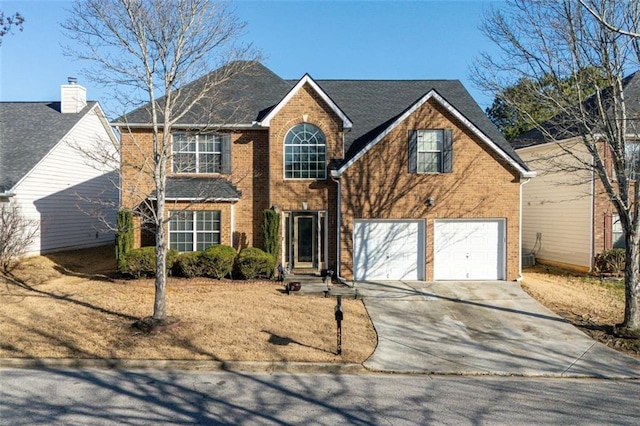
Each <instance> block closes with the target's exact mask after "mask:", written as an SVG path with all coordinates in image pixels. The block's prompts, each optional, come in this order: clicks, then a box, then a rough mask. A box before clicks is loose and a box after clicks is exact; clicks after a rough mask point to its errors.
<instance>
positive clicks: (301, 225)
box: [293, 215, 316, 268]
mask: <svg viewBox="0 0 640 426" xmlns="http://www.w3.org/2000/svg"><path fill="white" fill-rule="evenodd" d="M315 248H316V217H315V216H307V215H304V216H303V215H296V216H294V224H293V265H294V267H295V268H313V267H314V263H315V251H316V249H315Z"/></svg>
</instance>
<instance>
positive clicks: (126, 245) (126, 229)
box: [116, 209, 133, 272]
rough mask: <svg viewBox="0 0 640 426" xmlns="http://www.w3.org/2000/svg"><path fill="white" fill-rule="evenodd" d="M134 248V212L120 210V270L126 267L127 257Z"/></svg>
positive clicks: (117, 254)
mask: <svg viewBox="0 0 640 426" xmlns="http://www.w3.org/2000/svg"><path fill="white" fill-rule="evenodd" d="M132 248H133V213H131V211H130V210H124V209H122V210H118V225H117V230H116V262H117V264H118V270H119V271H121V272H122V271H123V270H124V269H125V266H126V265H125V257H126V255H127V253H129V251H130V250H131V249H132Z"/></svg>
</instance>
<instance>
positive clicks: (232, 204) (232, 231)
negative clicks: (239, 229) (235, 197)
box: [220, 203, 236, 247]
mask: <svg viewBox="0 0 640 426" xmlns="http://www.w3.org/2000/svg"><path fill="white" fill-rule="evenodd" d="M235 206H236V205H235V204H234V203H231V212H230V214H231V247H235V246H234V245H233V243H234V242H235V241H233V235H234V232H235V230H236V229H235V228H236V215H235ZM220 216H221V219H220V220H222V212H220ZM220 228H222V224H220ZM220 244H222V238H220Z"/></svg>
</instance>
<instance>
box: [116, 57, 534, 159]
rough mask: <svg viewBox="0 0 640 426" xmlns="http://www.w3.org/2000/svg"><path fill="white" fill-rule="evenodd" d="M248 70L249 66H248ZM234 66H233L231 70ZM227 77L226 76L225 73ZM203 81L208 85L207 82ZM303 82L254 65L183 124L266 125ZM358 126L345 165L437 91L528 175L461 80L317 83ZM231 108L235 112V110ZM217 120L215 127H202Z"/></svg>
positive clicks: (144, 117)
mask: <svg viewBox="0 0 640 426" xmlns="http://www.w3.org/2000/svg"><path fill="white" fill-rule="evenodd" d="M242 64H246V63H242ZM229 66H232V65H229ZM219 72H221V73H224V72H225V71H219ZM201 80H202V79H201ZM201 80H197V81H195V82H193V83H191V84H190V85H187V86H185V89H187V90H186V92H188V91H189V90H194V89H195V88H197V87H200V86H199V85H200V84H201ZM297 81H298V80H283V79H281V78H280V77H278V76H277V75H276V74H274V73H273V72H272V71H271V70H269V69H267V68H266V67H265V66H264V65H262V64H260V63H257V62H255V63H252V66H251V67H249V68H248V69H247V71H245V72H242V73H240V74H237V75H235V76H234V77H233V78H231V79H230V80H229V81H227V82H225V83H224V84H222V85H221V87H220V89H219V91H218V94H220V95H221V96H222V98H223V99H233V102H231V103H230V104H228V105H222V106H220V107H219V108H217V109H216V106H215V105H213V106H212V107H213V109H212V110H211V111H209V112H208V113H207V114H209V115H207V114H205V113H204V110H205V108H204V107H203V106H200V107H199V108H197V111H196V112H194V113H193V114H187V116H186V117H185V118H184V119H183V120H181V121H180V123H178V124H183V125H186V124H196V123H198V122H200V123H212V122H214V123H216V124H222V123H232V124H243V125H251V123H252V122H254V121H260V120H261V119H262V118H263V117H264V116H265V115H266V114H267V113H268V112H269V111H270V110H271V109H272V108H273V107H274V106H275V105H276V104H277V103H278V102H280V100H282V99H283V98H284V97H285V96H286V94H287V93H288V92H289V90H291V88H292V87H293V86H294V85H295V84H296V83H297ZM314 81H315V82H316V83H318V85H319V86H320V87H321V88H322V90H324V91H325V92H326V93H327V95H328V96H329V97H330V98H331V99H332V100H333V101H334V102H335V103H336V104H337V105H338V106H339V107H340V109H341V110H342V111H344V113H345V114H346V115H347V116H348V117H349V119H351V121H353V127H352V129H351V131H350V132H347V133H346V135H345V157H346V158H345V161H348V160H349V159H350V158H352V157H353V156H354V155H355V154H356V153H357V152H358V151H359V150H360V149H362V148H363V147H364V146H365V145H366V144H367V143H368V142H369V141H371V140H373V139H374V138H375V137H376V136H377V135H379V134H380V133H381V132H382V131H384V130H385V128H386V127H387V126H388V125H389V124H391V122H392V121H393V120H394V119H395V118H397V117H398V116H399V115H401V114H402V113H403V112H404V111H405V110H407V109H408V108H410V107H411V106H412V105H413V104H414V103H415V102H416V101H418V100H419V99H420V98H422V96H424V95H425V94H427V93H428V92H429V91H431V90H435V91H436V92H438V94H439V95H440V96H442V97H443V98H445V99H446V100H447V102H449V103H450V104H451V105H453V106H454V108H456V109H457V110H458V111H459V112H460V113H461V114H462V115H463V116H464V117H466V118H467V119H468V120H469V121H470V122H472V123H473V124H474V125H475V126H476V127H477V128H478V129H479V130H480V131H481V132H483V133H484V134H485V135H486V136H488V137H489V138H490V139H491V140H493V141H494V142H495V143H496V144H497V145H498V146H499V147H500V148H501V149H502V150H503V151H504V152H505V153H506V154H507V155H508V156H509V157H510V158H512V159H513V160H514V161H515V162H517V163H518V164H519V165H521V166H522V167H524V168H525V170H528V168H527V167H526V165H525V164H524V162H523V161H522V160H521V159H520V157H519V156H518V154H516V152H515V151H514V150H513V148H512V147H511V145H510V144H509V143H508V142H507V141H506V140H505V139H504V137H503V136H502V134H501V133H500V132H499V131H498V129H497V128H496V127H495V126H494V125H493V123H491V121H490V120H489V119H488V118H487V116H486V115H485V114H484V112H483V111H482V109H480V107H479V106H478V104H477V103H476V102H475V101H474V100H473V98H472V97H471V95H469V93H468V92H467V90H466V89H465V88H464V87H463V86H462V83H460V81H458V80H314ZM230 106H233V107H232V108H231V107H230ZM202 117H213V119H212V120H210V121H198V120H199V119H201V118H202ZM125 118H126V120H127V121H128V122H129V123H148V122H149V115H148V110H147V108H146V107H142V108H139V109H137V110H135V111H133V112H131V113H129V114H127V115H126V116H125V117H120V118H119V119H117V120H116V122H123V121H124V120H125Z"/></svg>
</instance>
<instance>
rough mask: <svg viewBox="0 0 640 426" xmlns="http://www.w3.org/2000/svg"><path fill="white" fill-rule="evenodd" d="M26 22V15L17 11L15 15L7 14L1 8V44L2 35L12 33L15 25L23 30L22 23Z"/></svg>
mask: <svg viewBox="0 0 640 426" xmlns="http://www.w3.org/2000/svg"><path fill="white" fill-rule="evenodd" d="M23 23H24V16H22V15H20V13H18V12H16V13H14V14H13V15H8V16H5V14H4V12H3V11H1V10H0V46H2V37H4V36H6V35H7V34H10V33H11V30H12V29H13V27H16V28H18V29H19V30H20V31H22V24H23Z"/></svg>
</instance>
